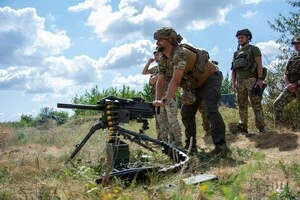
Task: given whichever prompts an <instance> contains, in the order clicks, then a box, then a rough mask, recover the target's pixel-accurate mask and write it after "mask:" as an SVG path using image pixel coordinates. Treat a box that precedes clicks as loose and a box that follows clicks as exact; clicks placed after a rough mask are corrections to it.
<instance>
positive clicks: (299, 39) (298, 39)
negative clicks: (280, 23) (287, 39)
mask: <svg viewBox="0 0 300 200" xmlns="http://www.w3.org/2000/svg"><path fill="white" fill-rule="evenodd" d="M291 43H292V44H295V43H300V36H298V37H296V38H295V39H294V40H293V41H292V42H291Z"/></svg>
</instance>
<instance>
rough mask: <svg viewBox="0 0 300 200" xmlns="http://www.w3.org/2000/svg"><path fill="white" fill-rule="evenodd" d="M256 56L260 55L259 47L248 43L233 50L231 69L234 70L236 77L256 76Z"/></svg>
mask: <svg viewBox="0 0 300 200" xmlns="http://www.w3.org/2000/svg"><path fill="white" fill-rule="evenodd" d="M257 56H261V51H260V49H259V48H258V47H257V46H254V45H250V44H249V45H248V46H247V47H244V48H241V49H239V50H237V51H236V52H234V54H233V59H232V69H233V70H235V71H236V73H237V77H238V78H240V79H242V78H250V77H255V76H257V72H256V69H257V64H256V62H255V57H257Z"/></svg>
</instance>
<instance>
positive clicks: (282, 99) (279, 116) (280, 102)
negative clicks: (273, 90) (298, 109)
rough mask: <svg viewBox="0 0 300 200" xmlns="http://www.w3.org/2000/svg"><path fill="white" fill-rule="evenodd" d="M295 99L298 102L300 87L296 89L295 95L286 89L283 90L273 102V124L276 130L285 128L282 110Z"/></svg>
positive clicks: (299, 99)
mask: <svg viewBox="0 0 300 200" xmlns="http://www.w3.org/2000/svg"><path fill="white" fill-rule="evenodd" d="M296 98H297V99H298V101H300V87H298V88H297V91H296V93H291V92H290V91H289V90H288V89H287V88H285V89H284V90H283V92H282V93H281V94H280V95H279V96H278V97H277V99H276V100H275V101H274V104H273V105H274V122H275V127H276V128H280V127H283V126H285V123H284V122H285V119H284V115H283V109H284V107H285V106H286V105H287V104H289V103H290V102H291V101H293V100H294V99H296Z"/></svg>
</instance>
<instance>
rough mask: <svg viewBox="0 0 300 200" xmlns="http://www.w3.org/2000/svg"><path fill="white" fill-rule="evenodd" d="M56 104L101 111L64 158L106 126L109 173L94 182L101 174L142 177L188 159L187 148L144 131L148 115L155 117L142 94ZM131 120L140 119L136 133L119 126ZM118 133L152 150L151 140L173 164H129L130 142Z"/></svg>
mask: <svg viewBox="0 0 300 200" xmlns="http://www.w3.org/2000/svg"><path fill="white" fill-rule="evenodd" d="M57 107H58V108H71V109H86V110H98V111H102V116H101V118H100V120H99V121H98V122H97V123H96V124H95V125H94V126H92V127H91V129H90V131H89V132H88V134H87V135H86V136H85V137H84V139H83V140H82V141H81V142H80V143H79V144H77V145H76V147H75V150H74V151H73V152H72V154H71V155H70V158H69V159H68V160H67V162H69V161H72V159H73V158H74V157H75V156H76V155H77V153H78V152H79V151H80V150H81V148H82V147H83V146H84V144H85V143H86V142H87V141H88V139H89V138H90V137H91V136H92V135H93V133H94V132H95V131H97V130H99V129H108V131H109V140H108V142H107V146H106V152H107V159H108V162H109V165H110V168H111V169H112V170H111V172H110V173H109V174H107V173H106V174H104V175H103V176H102V177H101V178H99V179H97V180H96V182H97V183H101V182H103V180H104V178H107V177H108V178H110V177H113V176H117V177H120V178H129V179H130V178H133V177H139V176H140V177H142V178H145V177H146V174H147V173H148V172H151V171H156V172H158V173H159V172H166V171H177V170H178V169H180V168H182V167H183V165H185V164H186V163H187V161H188V160H189V157H188V156H187V152H186V150H184V149H181V148H180V147H176V146H174V145H173V144H170V143H167V142H165V141H160V140H156V139H154V138H151V137H149V136H147V135H145V134H144V133H145V131H146V130H147V129H149V126H148V119H150V118H153V117H154V115H155V114H156V109H155V107H154V106H153V105H152V103H149V102H145V101H143V100H142V99H141V98H132V99H122V98H117V97H114V96H107V97H105V98H103V99H101V100H99V101H98V102H97V104H96V105H83V104H66V103H58V104H57ZM131 120H136V121H137V122H138V123H142V128H141V129H140V130H139V133H137V132H134V131H130V130H127V129H125V128H123V127H121V126H120V124H122V123H129V122H130V121H131ZM120 135H122V136H124V139H127V140H130V141H132V142H135V143H136V144H138V145H140V146H142V147H144V148H146V149H148V150H150V151H154V150H153V149H152V148H151V147H150V146H149V145H148V144H147V143H149V142H150V143H153V144H156V145H159V146H160V147H161V148H160V149H161V150H162V153H164V154H166V155H167V156H169V157H170V159H172V160H174V161H175V164H174V165H172V166H169V167H163V168H160V167H135V168H131V167H129V166H128V163H129V154H130V152H129V146H128V144H127V143H126V142H124V141H122V140H121V139H120ZM137 175H139V176H137Z"/></svg>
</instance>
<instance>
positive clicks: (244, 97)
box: [231, 29, 265, 135]
mask: <svg viewBox="0 0 300 200" xmlns="http://www.w3.org/2000/svg"><path fill="white" fill-rule="evenodd" d="M236 37H237V39H238V44H239V48H238V50H237V51H236V52H234V55H233V61H232V67H231V69H232V90H233V91H234V92H237V103H238V109H239V115H240V122H241V123H240V124H239V125H240V126H239V127H238V128H239V132H242V133H245V134H246V135H248V101H249V100H248V98H249V99H250V103H251V106H252V108H253V111H254V115H255V125H256V128H257V129H258V130H259V132H260V133H264V132H265V122H264V113H263V108H262V105H261V101H262V96H260V95H257V94H255V93H254V92H253V88H257V87H259V88H262V87H263V85H264V82H263V68H262V59H261V51H260V49H259V48H258V47H257V46H254V45H250V44H249V42H250V41H251V39H252V33H251V32H250V31H249V30H248V29H242V30H239V31H237V33H236Z"/></svg>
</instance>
